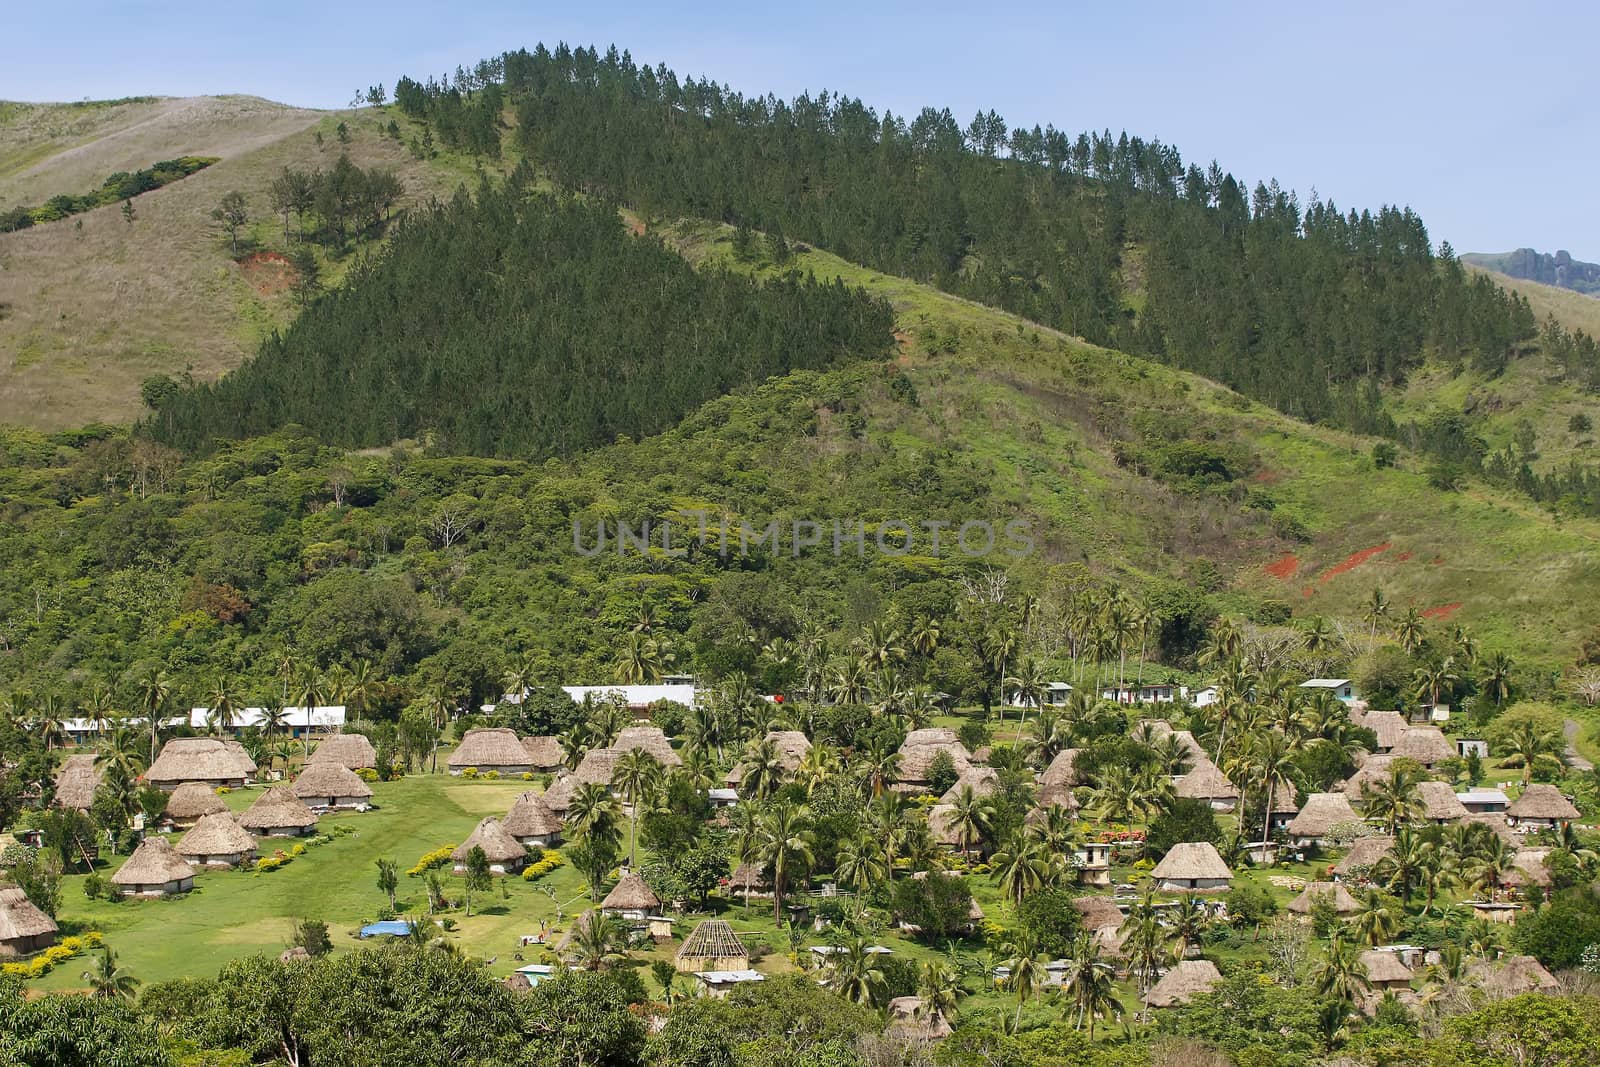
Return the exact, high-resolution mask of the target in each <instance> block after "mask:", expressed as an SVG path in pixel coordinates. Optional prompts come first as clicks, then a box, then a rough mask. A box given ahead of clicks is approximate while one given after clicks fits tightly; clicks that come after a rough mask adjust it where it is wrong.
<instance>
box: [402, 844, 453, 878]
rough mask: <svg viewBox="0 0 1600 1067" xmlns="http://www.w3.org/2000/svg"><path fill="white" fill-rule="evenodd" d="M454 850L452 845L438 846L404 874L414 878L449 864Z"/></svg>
mask: <svg viewBox="0 0 1600 1067" xmlns="http://www.w3.org/2000/svg"><path fill="white" fill-rule="evenodd" d="M455 850H456V846H454V845H440V846H439V847H438V848H436V849H434V850H433V851H432V852H429V853H427V854H426V855H424V856H423V857H422V858H421V859H419V860H418V861H417V863H416V866H414V867H412V868H411V869H410V870H409V871H407V872H406V873H407V874H409V875H411V876H412V877H413V878H415V877H419V876H421V875H424V874H427V873H428V872H429V871H432V870H437V869H438V868H440V867H443V866H444V865H445V864H447V863H449V862H450V856H451V854H452V853H454V852H455Z"/></svg>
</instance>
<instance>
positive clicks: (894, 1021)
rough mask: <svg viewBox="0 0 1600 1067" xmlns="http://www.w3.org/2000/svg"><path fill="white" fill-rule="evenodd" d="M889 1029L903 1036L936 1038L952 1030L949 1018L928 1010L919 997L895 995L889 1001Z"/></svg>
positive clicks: (949, 1033)
mask: <svg viewBox="0 0 1600 1067" xmlns="http://www.w3.org/2000/svg"><path fill="white" fill-rule="evenodd" d="M889 1029H891V1030H894V1031H896V1032H898V1033H900V1034H901V1035H903V1036H907V1037H914V1038H922V1039H926V1040H937V1039H939V1038H944V1037H949V1036H950V1035H951V1033H953V1032H954V1031H952V1030H951V1028H950V1020H948V1019H946V1018H945V1017H944V1016H943V1015H942V1014H940V1013H939V1012H934V1011H928V1010H927V1009H926V1008H925V1007H924V1006H923V1001H922V998H921V997H917V996H908V997H895V998H894V999H893V1000H891V1001H889Z"/></svg>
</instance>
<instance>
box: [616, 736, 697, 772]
mask: <svg viewBox="0 0 1600 1067" xmlns="http://www.w3.org/2000/svg"><path fill="white" fill-rule="evenodd" d="M611 747H612V749H614V750H615V751H616V752H617V753H618V754H621V753H623V752H626V751H628V750H629V749H631V748H642V749H644V750H645V751H646V752H648V753H650V755H652V756H654V757H655V758H656V762H658V763H660V764H661V766H663V767H665V768H667V769H668V770H671V769H672V768H673V767H681V766H683V757H682V756H680V755H678V754H677V753H676V752H674V751H673V749H672V742H671V741H669V740H668V739H667V735H666V733H664V732H663V731H662V729H661V727H659V726H645V725H638V726H624V727H623V728H622V731H621V732H620V733H618V734H617V739H616V740H615V741H613V742H612V743H611Z"/></svg>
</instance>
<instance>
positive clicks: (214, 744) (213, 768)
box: [144, 737, 256, 793]
mask: <svg viewBox="0 0 1600 1067" xmlns="http://www.w3.org/2000/svg"><path fill="white" fill-rule="evenodd" d="M255 773H256V762H255V760H253V759H251V758H250V754H249V753H248V752H246V751H245V750H244V746H243V745H241V744H239V742H237V741H234V740H231V739H218V738H215V737H174V738H173V739H172V740H170V741H168V742H167V743H166V744H165V745H162V746H161V754H160V755H159V756H157V757H156V761H155V762H154V763H152V764H151V765H150V769H149V770H148V771H146V772H145V774H144V777H145V780H146V781H148V782H149V783H150V784H151V785H154V786H156V787H158V788H161V789H164V790H166V791H167V792H169V793H170V792H172V791H173V790H174V789H176V788H178V786H180V785H182V784H183V783H184V782H200V783H203V784H205V785H209V786H213V787H217V786H228V787H229V788H232V789H237V788H239V787H241V786H243V785H244V784H245V783H246V782H248V781H250V780H251V779H252V778H254V777H255Z"/></svg>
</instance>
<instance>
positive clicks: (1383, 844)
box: [1333, 835, 1394, 878]
mask: <svg viewBox="0 0 1600 1067" xmlns="http://www.w3.org/2000/svg"><path fill="white" fill-rule="evenodd" d="M1392 848H1394V838H1392V837H1387V836H1382V835H1378V836H1373V837H1358V838H1356V839H1355V840H1354V841H1353V842H1351V844H1350V851H1348V852H1346V853H1345V854H1344V858H1343V859H1341V860H1340V861H1339V862H1338V863H1336V864H1334V865H1333V873H1334V874H1336V875H1338V876H1339V877H1340V878H1348V877H1351V876H1353V875H1355V874H1357V873H1360V872H1362V871H1370V870H1371V869H1372V868H1373V867H1374V866H1376V865H1377V862H1378V861H1379V860H1381V859H1382V858H1383V857H1384V856H1386V855H1388V854H1389V850H1390V849H1392Z"/></svg>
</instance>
